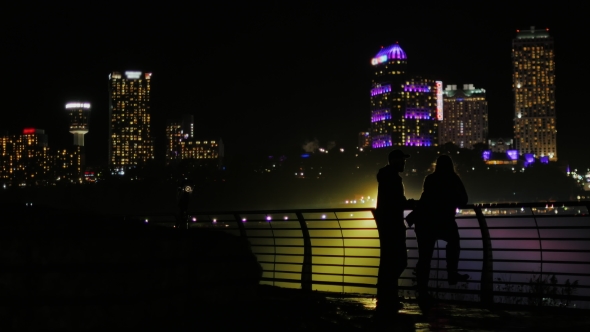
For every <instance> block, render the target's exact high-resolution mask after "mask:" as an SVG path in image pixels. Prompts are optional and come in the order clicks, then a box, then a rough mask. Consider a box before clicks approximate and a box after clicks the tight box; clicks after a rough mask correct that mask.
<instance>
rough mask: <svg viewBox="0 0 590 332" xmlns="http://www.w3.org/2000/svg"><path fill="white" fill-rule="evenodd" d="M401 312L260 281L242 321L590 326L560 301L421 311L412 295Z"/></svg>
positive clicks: (480, 327) (434, 327) (375, 327)
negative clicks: (378, 314) (379, 314)
mask: <svg viewBox="0 0 590 332" xmlns="http://www.w3.org/2000/svg"><path fill="white" fill-rule="evenodd" d="M404 305H405V307H404V309H403V310H402V311H401V312H400V313H399V314H394V313H392V314H391V316H390V317H387V318H385V319H383V320H376V319H375V318H374V317H373V310H374V308H375V300H374V299H372V298H370V297H347V296H338V295H336V296H334V295H333V294H330V293H317V292H313V293H307V294H305V293H303V292H302V291H300V290H292V289H283V288H275V287H267V286H261V291H260V292H259V295H258V298H257V299H256V300H255V301H253V302H252V303H249V304H248V305H246V306H247V307H249V308H248V309H246V310H244V311H242V314H241V315H240V319H242V324H240V326H246V325H249V326H251V327H254V328H258V329H261V330H273V329H277V328H279V329H282V330H287V331H319V330H325V329H327V328H330V329H331V330H334V331H361V330H363V331H367V330H368V331H382V330H390V331H393V330H395V331H538V330H542V331H546V330H552V331H581V330H586V331H588V330H590V312H589V311H588V310H580V309H564V308H557V307H546V308H540V309H539V308H527V307H500V306H497V307H495V308H493V309H484V308H480V307H478V305H477V304H475V303H468V302H466V303H445V302H442V303H439V304H438V305H437V306H436V307H434V308H432V310H431V312H430V313H429V314H428V315H423V314H422V312H421V311H420V308H419V307H418V305H417V303H416V302H415V301H414V300H407V301H406V302H405V303H404Z"/></svg>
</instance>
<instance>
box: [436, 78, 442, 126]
mask: <svg viewBox="0 0 590 332" xmlns="http://www.w3.org/2000/svg"><path fill="white" fill-rule="evenodd" d="M436 119H437V120H438V121H442V120H443V82H442V81H436Z"/></svg>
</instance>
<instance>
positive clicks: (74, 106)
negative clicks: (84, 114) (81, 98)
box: [66, 103, 90, 109]
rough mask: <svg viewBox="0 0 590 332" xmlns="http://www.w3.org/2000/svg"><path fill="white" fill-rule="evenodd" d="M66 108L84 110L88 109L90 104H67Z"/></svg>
mask: <svg viewBox="0 0 590 332" xmlns="http://www.w3.org/2000/svg"><path fill="white" fill-rule="evenodd" d="M68 108H86V109H90V103H67V104H66V109H68Z"/></svg>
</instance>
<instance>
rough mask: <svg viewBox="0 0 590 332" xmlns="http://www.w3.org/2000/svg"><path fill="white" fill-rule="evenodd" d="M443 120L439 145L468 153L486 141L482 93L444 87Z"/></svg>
mask: <svg viewBox="0 0 590 332" xmlns="http://www.w3.org/2000/svg"><path fill="white" fill-rule="evenodd" d="M444 114H445V117H444V120H443V121H442V122H441V123H440V126H439V142H440V144H445V143H448V142H451V143H453V144H455V145H458V146H459V147H461V148H466V149H471V148H473V145H474V144H476V143H484V144H485V143H486V141H487V139H488V102H487V100H486V90H484V89H476V88H474V87H473V84H464V85H463V90H459V89H457V86H456V85H447V87H446V88H445V91H444Z"/></svg>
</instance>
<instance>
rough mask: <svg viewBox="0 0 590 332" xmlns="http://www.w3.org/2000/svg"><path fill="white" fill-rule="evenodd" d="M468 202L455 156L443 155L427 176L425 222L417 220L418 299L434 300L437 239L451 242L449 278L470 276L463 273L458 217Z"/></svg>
mask: <svg viewBox="0 0 590 332" xmlns="http://www.w3.org/2000/svg"><path fill="white" fill-rule="evenodd" d="M465 204H467V192H466V191H465V186H464V185H463V182H462V181H461V179H460V178H459V176H458V175H457V173H455V167H454V166H453V161H452V160H451V157H449V156H447V155H442V156H440V157H438V159H437V160H436V168H435V170H434V172H433V173H432V174H429V175H427V176H426V177H425V178H424V185H423V191H422V196H421V197H420V202H419V203H418V209H419V210H420V211H422V212H423V213H424V218H423V219H422V220H421V222H416V226H415V231H416V239H417V241H418V254H419V257H418V264H417V265H416V280H417V283H418V299H419V300H420V299H422V300H423V301H430V300H432V298H431V297H430V295H429V294H428V280H429V278H430V262H431V260H432V254H433V252H434V246H435V244H436V241H437V240H439V239H441V240H444V241H446V242H447V247H446V260H447V278H448V282H449V285H455V284H457V282H459V281H466V280H467V279H469V275H467V274H459V272H458V266H459V252H460V248H461V247H460V246H459V228H458V227H457V222H456V221H455V213H456V209H457V207H459V206H462V205H465Z"/></svg>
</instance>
